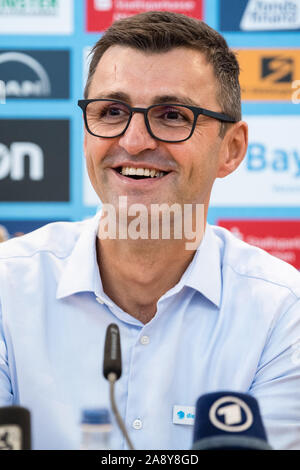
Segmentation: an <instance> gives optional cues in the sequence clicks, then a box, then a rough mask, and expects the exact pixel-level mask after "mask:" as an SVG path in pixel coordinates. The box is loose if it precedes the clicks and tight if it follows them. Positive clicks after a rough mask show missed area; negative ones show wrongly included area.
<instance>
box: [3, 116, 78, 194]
mask: <svg viewBox="0 0 300 470" xmlns="http://www.w3.org/2000/svg"><path fill="white" fill-rule="evenodd" d="M0 129H1V136H0V202H9V201H14V202H16V201H20V202H21V201H22V202H29V201H30V202H37V201H53V202H58V201H69V199H70V196H69V145H70V144H69V121H68V120H65V119H51V120H50V119H49V120H48V119H26V120H25V119H1V120H0Z"/></svg>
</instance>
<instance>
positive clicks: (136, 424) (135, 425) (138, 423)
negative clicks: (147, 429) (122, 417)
mask: <svg viewBox="0 0 300 470" xmlns="http://www.w3.org/2000/svg"><path fill="white" fill-rule="evenodd" d="M132 427H133V428H134V429H137V430H138V429H142V427H143V423H142V421H141V420H140V419H135V420H134V421H133V423H132Z"/></svg>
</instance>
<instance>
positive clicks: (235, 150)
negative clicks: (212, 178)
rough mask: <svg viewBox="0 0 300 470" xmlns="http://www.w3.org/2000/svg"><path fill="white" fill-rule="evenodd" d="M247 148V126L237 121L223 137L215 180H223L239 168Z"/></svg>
mask: <svg viewBox="0 0 300 470" xmlns="http://www.w3.org/2000/svg"><path fill="white" fill-rule="evenodd" d="M247 147H248V125H247V124H246V122H244V121H239V122H237V123H236V124H234V125H233V126H231V127H230V128H229V129H228V130H227V132H226V134H225V136H224V137H223V142H222V144H221V153H220V155H221V156H220V163H219V169H218V173H217V178H224V177H225V176H227V175H229V174H230V173H232V172H233V171H234V170H235V169H236V168H237V167H238V166H239V164H240V163H241V162H242V160H243V159H244V157H245V155H246V151H247Z"/></svg>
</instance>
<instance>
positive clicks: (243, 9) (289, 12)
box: [219, 0, 300, 31]
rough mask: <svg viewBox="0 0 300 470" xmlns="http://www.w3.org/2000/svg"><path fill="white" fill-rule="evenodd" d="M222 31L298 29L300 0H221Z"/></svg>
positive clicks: (299, 25) (299, 27)
mask: <svg viewBox="0 0 300 470" xmlns="http://www.w3.org/2000/svg"><path fill="white" fill-rule="evenodd" d="M219 6H220V29H221V31H297V30H299V29H300V0H225V1H224V0H219Z"/></svg>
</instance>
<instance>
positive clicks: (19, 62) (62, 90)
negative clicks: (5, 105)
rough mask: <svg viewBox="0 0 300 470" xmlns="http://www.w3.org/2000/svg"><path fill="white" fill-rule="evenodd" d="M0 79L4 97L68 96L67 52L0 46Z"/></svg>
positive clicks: (50, 97) (66, 97) (68, 62)
mask: <svg viewBox="0 0 300 470" xmlns="http://www.w3.org/2000/svg"><path fill="white" fill-rule="evenodd" d="M58 71H59V73H57V72H58ZM0 80H1V83H4V87H5V97H6V100H9V99H68V98H69V97H70V53H69V51H67V50H3V49H0Z"/></svg>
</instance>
